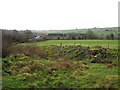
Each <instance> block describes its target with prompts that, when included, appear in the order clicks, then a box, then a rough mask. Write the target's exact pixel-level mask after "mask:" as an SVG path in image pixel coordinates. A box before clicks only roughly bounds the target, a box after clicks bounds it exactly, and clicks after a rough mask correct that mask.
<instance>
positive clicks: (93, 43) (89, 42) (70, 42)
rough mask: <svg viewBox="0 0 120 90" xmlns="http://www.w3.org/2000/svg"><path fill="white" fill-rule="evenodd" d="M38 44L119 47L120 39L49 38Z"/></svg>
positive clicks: (37, 43)
mask: <svg viewBox="0 0 120 90" xmlns="http://www.w3.org/2000/svg"><path fill="white" fill-rule="evenodd" d="M33 44H36V45H38V46H49V45H61V44H62V45H81V46H89V47H94V46H102V47H105V48H118V40H48V41H43V42H35V43H33Z"/></svg>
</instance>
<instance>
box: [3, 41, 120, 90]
mask: <svg viewBox="0 0 120 90" xmlns="http://www.w3.org/2000/svg"><path fill="white" fill-rule="evenodd" d="M61 43H62V45H61ZM77 45H82V46H77ZM96 45H100V46H103V47H104V48H103V47H95V48H94V47H92V46H96ZM84 46H90V48H88V47H84ZM117 46H118V41H117V40H48V41H43V42H32V43H20V44H16V45H13V46H11V47H10V55H9V56H7V57H6V58H3V59H2V68H3V69H2V75H3V77H2V78H3V79H2V80H3V82H2V87H3V89H7V90H8V89H9V88H29V89H37V88H76V89H78V90H79V89H83V88H105V89H112V88H113V89H114V88H115V89H114V90H117V89H118V88H120V85H119V83H118V82H119V80H120V79H119V78H118V77H119V76H120V75H119V73H118V72H119V71H120V70H119V67H120V66H119V65H120V64H119V62H120V61H119V60H118V50H117ZM105 47H107V48H108V47H109V48H111V49H109V48H108V49H105Z"/></svg>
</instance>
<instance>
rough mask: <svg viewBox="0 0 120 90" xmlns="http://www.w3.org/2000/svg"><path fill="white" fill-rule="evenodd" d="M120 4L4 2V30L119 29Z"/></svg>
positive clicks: (0, 14)
mask: <svg viewBox="0 0 120 90" xmlns="http://www.w3.org/2000/svg"><path fill="white" fill-rule="evenodd" d="M118 1H119V0H0V28H1V29H18V30H25V29H31V30H55V29H58V30H59V29H73V28H93V27H117V26H118Z"/></svg>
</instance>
